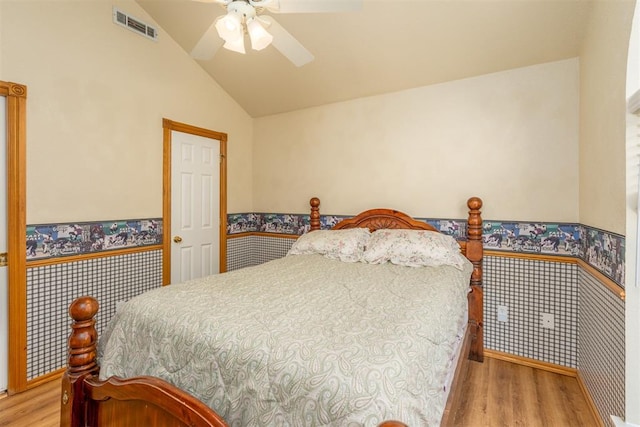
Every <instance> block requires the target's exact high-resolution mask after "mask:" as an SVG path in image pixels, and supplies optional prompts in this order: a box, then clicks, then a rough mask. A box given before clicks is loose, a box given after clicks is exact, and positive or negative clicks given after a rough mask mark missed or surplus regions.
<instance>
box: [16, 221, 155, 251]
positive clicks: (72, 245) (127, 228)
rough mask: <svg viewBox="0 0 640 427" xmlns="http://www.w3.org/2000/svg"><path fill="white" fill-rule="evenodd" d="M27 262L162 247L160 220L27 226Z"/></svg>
mask: <svg viewBox="0 0 640 427" xmlns="http://www.w3.org/2000/svg"><path fill="white" fill-rule="evenodd" d="M26 238H27V261H32V260H39V259H47V258H59V257H65V256H74V255H84V254H89V253H96V252H107V251H111V250H116V249H124V248H134V247H141V246H152V245H158V244H161V243H162V218H147V219H127V220H111V221H93V222H73V223H69V222H65V223H57V224H35V225H27V236H26Z"/></svg>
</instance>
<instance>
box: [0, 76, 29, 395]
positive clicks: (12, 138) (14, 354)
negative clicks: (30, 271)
mask: <svg viewBox="0 0 640 427" xmlns="http://www.w3.org/2000/svg"><path fill="white" fill-rule="evenodd" d="M0 96H4V97H6V98H7V117H6V120H7V227H8V230H7V250H8V254H9V256H8V266H7V267H8V269H9V271H8V272H7V276H8V288H9V295H8V298H9V360H8V362H9V372H8V378H7V380H8V381H7V391H8V393H9V394H13V393H18V392H20V391H24V390H26V389H27V388H28V386H29V384H28V383H27V267H26V262H27V241H26V238H25V236H26V235H27V209H26V182H27V179H26V178H27V174H26V164H27V163H26V130H27V124H26V116H27V87H26V86H24V85H21V84H18V83H11V82H4V81H0Z"/></svg>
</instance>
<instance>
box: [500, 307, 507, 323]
mask: <svg viewBox="0 0 640 427" xmlns="http://www.w3.org/2000/svg"><path fill="white" fill-rule="evenodd" d="M508 320H509V309H508V308H507V306H506V305H499V306H498V322H507V321H508Z"/></svg>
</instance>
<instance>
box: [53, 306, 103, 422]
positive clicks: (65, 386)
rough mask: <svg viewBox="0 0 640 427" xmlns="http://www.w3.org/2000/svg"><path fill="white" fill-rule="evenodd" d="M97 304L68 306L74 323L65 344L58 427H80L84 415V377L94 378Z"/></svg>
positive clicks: (95, 368)
mask: <svg viewBox="0 0 640 427" xmlns="http://www.w3.org/2000/svg"><path fill="white" fill-rule="evenodd" d="M98 307H99V305H98V301H96V300H95V299H94V298H92V297H80V298H77V299H76V300H74V301H73V302H72V303H71V305H70V306H69V315H70V316H71V318H72V319H73V322H72V324H71V334H70V335H69V340H68V357H67V370H66V371H65V373H64V375H63V377H62V405H61V411H60V426H61V427H68V426H73V427H76V426H81V425H84V420H81V419H78V418H79V417H82V416H83V415H84V411H83V410H82V408H80V406H81V405H83V404H84V400H85V399H84V391H83V390H84V389H83V387H82V386H83V384H82V383H83V381H84V379H85V377H87V376H90V375H97V374H98V371H99V367H98V364H97V362H96V341H97V337H98V333H97V332H96V327H95V325H96V321H95V319H94V316H95V315H96V313H97V312H98Z"/></svg>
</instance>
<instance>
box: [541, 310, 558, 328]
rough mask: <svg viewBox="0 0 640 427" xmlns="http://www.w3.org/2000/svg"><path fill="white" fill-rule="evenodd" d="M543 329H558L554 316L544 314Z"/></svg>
mask: <svg viewBox="0 0 640 427" xmlns="http://www.w3.org/2000/svg"><path fill="white" fill-rule="evenodd" d="M542 327H543V328H545V329H554V328H555V327H556V322H555V318H554V316H553V314H551V313H542Z"/></svg>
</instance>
